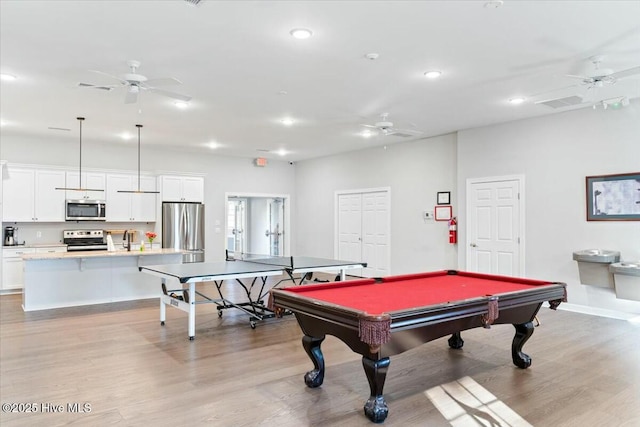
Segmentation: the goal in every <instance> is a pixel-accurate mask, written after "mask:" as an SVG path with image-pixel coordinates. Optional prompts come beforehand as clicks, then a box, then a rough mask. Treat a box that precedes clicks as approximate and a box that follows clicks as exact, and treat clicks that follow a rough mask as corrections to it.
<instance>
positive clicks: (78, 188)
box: [56, 117, 104, 191]
mask: <svg viewBox="0 0 640 427" xmlns="http://www.w3.org/2000/svg"><path fill="white" fill-rule="evenodd" d="M77 119H78V122H79V123H80V161H79V162H78V187H77V188H73V187H56V190H67V191H104V189H102V188H83V187H82V122H83V121H84V117H77Z"/></svg>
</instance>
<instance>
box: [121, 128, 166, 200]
mask: <svg viewBox="0 0 640 427" xmlns="http://www.w3.org/2000/svg"><path fill="white" fill-rule="evenodd" d="M136 127H137V128H138V189H137V190H118V191H117V192H118V193H132V194H160V192H159V191H147V190H141V189H140V129H141V128H142V125H136Z"/></svg>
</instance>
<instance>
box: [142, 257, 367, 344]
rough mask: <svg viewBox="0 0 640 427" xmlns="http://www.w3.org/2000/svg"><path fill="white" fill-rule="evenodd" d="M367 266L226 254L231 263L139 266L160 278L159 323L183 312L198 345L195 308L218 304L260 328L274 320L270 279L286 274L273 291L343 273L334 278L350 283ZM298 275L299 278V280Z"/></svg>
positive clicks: (316, 260) (190, 333) (356, 263)
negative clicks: (230, 288) (210, 290)
mask: <svg viewBox="0 0 640 427" xmlns="http://www.w3.org/2000/svg"><path fill="white" fill-rule="evenodd" d="M366 266H367V264H366V263H364V262H354V261H340V260H336V259H327V258H315V257H302V256H301V257H293V256H292V257H259V256H255V255H243V254H241V255H239V256H237V255H230V254H229V253H227V257H226V261H222V262H211V263H189V264H167V265H146V266H141V267H138V270H139V271H141V272H143V273H147V274H151V275H154V276H158V277H160V279H161V287H162V294H161V295H160V324H161V325H164V323H165V320H166V307H167V306H170V307H175V308H177V309H179V310H182V311H184V312H186V313H188V315H189V320H188V321H189V339H190V340H193V339H195V335H196V332H195V329H196V328H195V324H196V305H199V304H215V305H216V307H217V310H218V316H222V310H225V309H229V308H235V309H238V310H240V311H242V312H244V313H245V314H247V315H248V316H249V324H250V326H251V328H255V327H256V321H258V320H264V319H267V318H271V317H274V316H275V314H274V312H273V311H272V310H271V309H269V308H268V307H267V306H265V304H264V300H265V298H266V297H267V295H268V291H269V289H266V288H267V280H268V278H269V277H271V276H281V275H285V278H284V279H281V280H280V281H278V282H276V283H275V284H274V285H273V286H271V288H275V287H278V286H280V284H282V283H284V282H292V283H293V284H295V285H302V284H304V282H305V281H308V280H311V277H312V274H313V273H314V272H321V271H322V272H339V275H338V276H337V277H336V279H335V280H336V281H337V280H345V277H346V270H349V269H354V268H364V267H366ZM296 274H300V276H299V277H296V276H295V275H296ZM225 281H234V282H235V283H237V284H238V285H239V286H240V287H241V288H242V289H243V290H244V292H245V294H246V297H247V301H242V302H237V301H232V300H230V299H229V298H226V297H225V296H224V294H223V289H222V287H223V286H222V285H223V283H224V282H225ZM204 282H210V283H213V284H215V286H216V289H217V292H218V295H217V296H216V297H209V296H207V295H205V294H203V293H202V292H200V291H198V290H196V285H197V284H199V283H204ZM271 288H270V289H271ZM256 291H257V293H256Z"/></svg>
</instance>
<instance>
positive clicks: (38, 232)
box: [36, 231, 42, 239]
mask: <svg viewBox="0 0 640 427" xmlns="http://www.w3.org/2000/svg"><path fill="white" fill-rule="evenodd" d="M36 237H37V238H38V239H39V238H41V237H42V231H37V232H36Z"/></svg>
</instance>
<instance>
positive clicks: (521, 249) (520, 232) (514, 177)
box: [464, 174, 526, 277]
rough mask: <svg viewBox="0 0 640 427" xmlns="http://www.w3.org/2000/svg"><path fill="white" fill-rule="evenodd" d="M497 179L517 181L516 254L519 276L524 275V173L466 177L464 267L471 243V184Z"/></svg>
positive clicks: (467, 260) (467, 261)
mask: <svg viewBox="0 0 640 427" xmlns="http://www.w3.org/2000/svg"><path fill="white" fill-rule="evenodd" d="M499 181H518V188H519V193H518V194H519V195H518V200H519V201H520V206H519V218H518V222H519V228H518V236H519V238H520V241H519V244H518V256H519V264H518V268H519V270H520V273H519V275H520V277H526V275H525V274H526V272H525V265H526V263H525V249H524V248H525V242H526V239H525V208H526V203H525V200H526V199H525V182H524V174H520V175H502V176H489V177H482V178H467V185H466V189H465V192H466V201H465V203H466V219H465V249H464V250H465V269H467V268H468V266H469V248H470V245H471V243H472V242H471V241H470V237H469V236H470V235H471V233H469V230H470V228H471V224H470V221H469V219H470V218H471V200H470V198H471V186H472V185H473V184H482V183H487V182H499Z"/></svg>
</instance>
